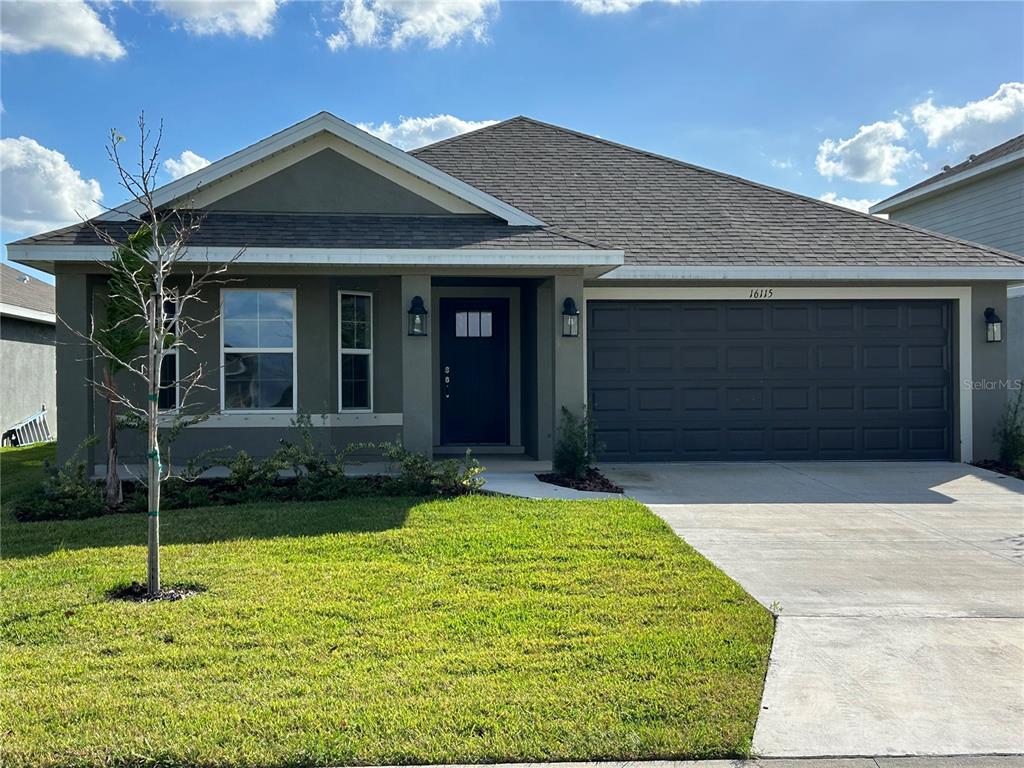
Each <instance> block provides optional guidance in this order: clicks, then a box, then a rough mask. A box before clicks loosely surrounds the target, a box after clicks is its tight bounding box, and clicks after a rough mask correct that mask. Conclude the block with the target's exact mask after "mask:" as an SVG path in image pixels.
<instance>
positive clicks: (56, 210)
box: [0, 136, 103, 233]
mask: <svg viewBox="0 0 1024 768" xmlns="http://www.w3.org/2000/svg"><path fill="white" fill-rule="evenodd" d="M0 190H2V192H0V210H2V212H3V213H2V215H0V226H3V228H4V229H5V230H8V231H12V232H33V233H34V232H42V231H44V230H48V229H56V228H57V227H63V226H67V225H68V224H74V223H75V222H77V221H80V220H81V219H82V217H85V218H89V217H92V216H96V215H97V214H99V213H102V211H103V208H102V207H101V206H100V205H99V201H100V200H102V199H103V191H102V190H101V189H100V183H99V182H98V181H96V180H95V179H83V178H82V176H81V174H80V173H79V172H78V171H77V170H75V169H74V168H72V167H71V164H70V163H69V162H68V161H67V158H65V157H64V155H62V154H61V153H60V152H57V151H56V150H53V149H47V148H46V147H44V146H42V145H41V144H39V143H38V142H37V141H35V140H33V139H30V138H27V137H25V136H22V137H20V138H17V139H0Z"/></svg>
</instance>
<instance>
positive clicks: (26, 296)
mask: <svg viewBox="0 0 1024 768" xmlns="http://www.w3.org/2000/svg"><path fill="white" fill-rule="evenodd" d="M0 303H3V304H11V305H13V306H15V307H22V308H24V309H33V310H35V311H37V312H49V313H50V314H53V312H54V291H53V286H52V285H50V284H49V283H44V282H43V281H42V280H39V279H37V278H34V277H32V276H31V275H27V274H25V273H24V272H22V271H21V270H20V269H15V268H14V267H12V266H10V265H8V264H4V263H2V262H0Z"/></svg>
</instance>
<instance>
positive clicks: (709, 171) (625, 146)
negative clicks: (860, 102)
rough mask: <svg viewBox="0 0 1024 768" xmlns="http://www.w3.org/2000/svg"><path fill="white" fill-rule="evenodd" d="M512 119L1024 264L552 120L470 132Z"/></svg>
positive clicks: (938, 234)
mask: <svg viewBox="0 0 1024 768" xmlns="http://www.w3.org/2000/svg"><path fill="white" fill-rule="evenodd" d="M515 120H522V121H525V122H528V123H533V124H534V125H539V126H541V127H543V128H549V129H551V130H555V131H560V132H562V133H567V134H569V135H572V136H576V137H578V138H581V139H587V140H589V141H593V142H596V143H598V144H604V145H607V146H610V147H614V148H616V149H623V150H626V151H628V152H633V153H635V154H638V155H645V156H647V157H650V158H652V159H655V160H661V161H663V162H667V163H671V164H673V165H678V166H681V167H683V168H689V169H690V170H693V171H698V172H700V173H706V174H708V175H711V176H716V177H718V178H722V179H726V180H729V181H735V182H739V183H741V184H745V185H747V186H749V187H753V188H755V189H761V190H765V191H767V192H774V193H775V194H779V195H782V196H784V197H789V198H792V199H795V200H802V201H804V202H808V203H813V204H815V205H818V206H822V207H826V208H831V209H833V210H836V211H840V212H842V213H844V214H848V215H850V216H856V217H859V218H860V219H862V220H865V221H872V222H874V223H875V224H876V225H881V226H883V227H884V226H892V227H897V228H899V229H904V230H907V231H909V232H914V233H915V234H920V235H926V236H929V237H934V238H937V239H939V240H945V241H947V242H951V243H957V244H959V245H966V246H970V247H971V248H974V249H975V250H978V251H981V252H983V253H991V254H995V255H998V256H1003V257H1008V258H1010V259H1012V260H1013V261H1016V262H1019V263H1021V264H1024V256H1019V255H1018V254H1016V253H1011V252H1010V251H1004V250H1001V249H999V248H992V247H990V246H987V245H981V244H980V243H975V242H972V241H970V240H961V239H960V238H956V237H952V236H951V235H945V234H942V233H941V232H933V231H932V230H930V229H921V228H920V227H915V226H912V225H910V224H906V223H904V222H902V221H893V220H892V219H880V218H878V217H877V216H873V215H872V214H870V213H861V212H860V211H855V210H853V209H851V208H844V207H843V206H841V205H836V204H835V203H829V202H827V201H825V200H819V199H817V198H814V197H808V196H807V195H801V194H799V193H798V192H792V191H790V190H788V189H781V188H779V187H772V186H770V185H768V184H762V183H761V182H757V181H751V180H750V179H745V178H743V177H742V176H735V175H733V174H731V173H725V172H724V171H716V170H715V169H713V168H706V167H704V166H702V165H695V164H693V163H688V162H686V161H685V160H680V159H678V158H675V157H670V156H668V155H662V154H659V153H657V152H651V151H650V150H646V149H640V148H639V147H633V146H630V145H629V144H622V143H620V142H617V141H611V140H610V139H605V138H603V137H601V136H594V135H592V134H589V133H583V132H582V131H577V130H573V129H572V128H566V127H564V126H561V125H555V124H554V123H546V122H544V121H543V120H537V119H536V118H533V117H527V116H526V115H519V116H517V117H514V118H510V119H509V120H505V121H503V122H502V123H496V124H495V125H491V126H487V127H486V128H480V129H477V131H473V133H478V132H479V131H485V130H488V129H491V128H496V127H498V126H499V125H503V124H505V123H510V122H512V121H515ZM461 135H462V136H467V135H468V134H461ZM424 149H425V147H424Z"/></svg>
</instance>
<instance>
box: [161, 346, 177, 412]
mask: <svg viewBox="0 0 1024 768" xmlns="http://www.w3.org/2000/svg"><path fill="white" fill-rule="evenodd" d="M177 361H178V358H177V355H175V354H165V355H164V359H163V362H162V363H161V364H160V394H159V401H158V405H159V406H160V409H161V410H165V411H166V410H171V409H174V408H177V407H178V398H177V392H176V390H175V387H173V386H172V385H173V384H174V382H175V380H176V379H177V378H178V365H177ZM165 387H167V389H165Z"/></svg>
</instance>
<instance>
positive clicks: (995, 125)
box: [911, 83, 1024, 152]
mask: <svg viewBox="0 0 1024 768" xmlns="http://www.w3.org/2000/svg"><path fill="white" fill-rule="evenodd" d="M911 115H912V116H913V118H914V123H915V124H916V125H917V127H918V128H920V129H921V130H922V131H924V134H925V136H926V137H927V138H928V146H929V147H937V146H939V145H940V144H942V143H943V142H945V143H947V145H948V146H949V148H950V149H952V150H953V151H956V152H965V151H968V152H980V151H982V150H984V149H988V148H989V147H993V146H995V145H996V144H999V143H1000V142H1003V141H1005V140H1006V139H1009V138H1011V137H1012V136H1016V135H1017V134H1019V133H1021V132H1024V83H1003V84H1002V85H1000V86H999V88H997V89H996V92H995V93H993V94H992V95H991V96H988V97H987V98H984V99H979V100H978V101H969V102H967V103H966V104H964V105H963V106H962V107H937V106H935V103H934V102H933V101H932V99H931V98H929V99H927V100H925V101H923V102H921V103H920V104H917V105H916V106H915V107H914V108H913V109H912V110H911Z"/></svg>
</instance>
